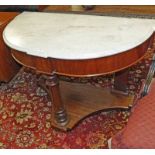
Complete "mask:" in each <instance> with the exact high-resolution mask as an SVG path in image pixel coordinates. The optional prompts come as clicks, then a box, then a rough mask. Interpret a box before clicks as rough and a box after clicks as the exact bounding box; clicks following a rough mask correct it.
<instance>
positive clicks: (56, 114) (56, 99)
mask: <svg viewBox="0 0 155 155" xmlns="http://www.w3.org/2000/svg"><path fill="white" fill-rule="evenodd" d="M45 84H46V86H47V88H48V90H49V94H50V97H51V100H52V101H53V112H52V113H53V119H54V121H55V123H56V124H58V125H60V126H65V125H66V124H67V123H68V117H67V113H66V110H65V108H64V105H63V102H62V99H61V95H60V90H59V79H58V77H57V75H56V74H53V75H52V76H50V77H47V78H46V82H45Z"/></svg>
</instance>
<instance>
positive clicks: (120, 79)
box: [112, 69, 128, 95]
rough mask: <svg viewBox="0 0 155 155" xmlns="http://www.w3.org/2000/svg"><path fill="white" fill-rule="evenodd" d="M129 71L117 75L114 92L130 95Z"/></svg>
mask: <svg viewBox="0 0 155 155" xmlns="http://www.w3.org/2000/svg"><path fill="white" fill-rule="evenodd" d="M127 82H128V69H126V70H123V71H120V72H117V73H115V76H114V87H113V89H112V92H115V93H121V94H123V95H128V91H127Z"/></svg>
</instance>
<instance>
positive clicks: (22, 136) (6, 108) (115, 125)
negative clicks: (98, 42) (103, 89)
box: [0, 53, 152, 148]
mask: <svg viewBox="0 0 155 155" xmlns="http://www.w3.org/2000/svg"><path fill="white" fill-rule="evenodd" d="M151 56H152V53H150V54H149V56H148V57H147V58H145V59H144V60H143V61H141V62H139V63H138V64H136V65H135V66H133V67H132V68H131V69H130V70H129V80H128V83H129V89H128V90H129V92H130V93H132V94H135V93H136V92H138V90H139V89H140V84H141V80H142V79H145V77H146V74H147V71H148V67H149V64H150V57H151ZM61 78H64V77H61ZM65 79H66V80H71V81H75V82H88V83H91V84H93V85H96V86H107V87H108V86H109V85H110V84H111V78H110V77H103V76H100V77H94V78H83V79H74V78H71V79H70V78H65ZM128 116H129V111H125V110H122V111H121V110H113V111H102V112H100V113H97V114H95V115H92V116H90V117H88V118H86V119H85V120H83V121H82V122H81V123H79V124H78V126H77V127H75V128H74V129H73V130H72V131H69V132H66V133H65V132H61V131H57V130H56V129H53V128H51V124H50V119H51V102H50V101H49V100H48V98H47V94H46V93H45V92H44V91H43V90H42V89H41V88H40V87H38V86H37V84H36V77H35V75H33V74H31V73H27V72H20V73H19V74H18V76H17V78H16V79H14V80H12V81H11V82H10V83H9V84H2V85H1V86H0V148H107V140H108V139H109V138H110V137H111V136H112V135H114V134H115V133H117V132H118V131H119V130H120V129H122V128H123V127H124V126H125V124H126V122H127V120H128Z"/></svg>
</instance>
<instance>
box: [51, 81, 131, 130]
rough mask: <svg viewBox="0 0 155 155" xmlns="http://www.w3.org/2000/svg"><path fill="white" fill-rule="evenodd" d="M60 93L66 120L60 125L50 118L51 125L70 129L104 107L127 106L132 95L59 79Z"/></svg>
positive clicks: (129, 104)
mask: <svg viewBox="0 0 155 155" xmlns="http://www.w3.org/2000/svg"><path fill="white" fill-rule="evenodd" d="M59 87H60V93H61V97H62V101H63V103H64V105H65V109H66V111H67V114H68V122H67V124H66V125H65V126H60V125H58V124H56V123H55V119H52V126H54V127H57V128H59V129H62V130H65V131H66V130H70V129H72V128H73V127H75V126H76V125H77V124H78V123H79V122H80V120H82V119H84V118H85V117H87V116H88V115H90V114H92V113H95V112H98V111H100V110H104V109H106V110H107V109H114V108H126V109H127V108H129V107H130V106H132V104H133V96H124V95H121V94H116V93H114V94H113V93H111V91H110V90H108V89H103V88H97V87H95V86H92V85H86V84H79V83H70V82H65V81H60V86H59Z"/></svg>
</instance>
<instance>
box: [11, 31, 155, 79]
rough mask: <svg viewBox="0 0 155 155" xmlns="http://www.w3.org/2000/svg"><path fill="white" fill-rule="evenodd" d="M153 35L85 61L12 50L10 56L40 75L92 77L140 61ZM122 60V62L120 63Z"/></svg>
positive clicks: (116, 70) (112, 71)
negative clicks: (121, 48)
mask: <svg viewBox="0 0 155 155" xmlns="http://www.w3.org/2000/svg"><path fill="white" fill-rule="evenodd" d="M154 34H155V33H153V34H152V36H151V37H150V38H149V39H147V40H146V41H145V42H143V43H142V44H140V45H138V46H137V47H135V48H133V49H130V50H128V51H124V52H122V53H119V54H115V55H112V56H108V57H103V58H97V59H85V60H62V59H54V58H41V57H36V56H31V55H28V54H26V53H24V52H20V51H16V50H14V49H12V55H13V57H14V58H15V60H16V61H18V62H19V63H20V64H22V65H24V66H26V67H30V68H33V69H36V70H37V71H38V72H40V73H45V74H49V75H50V74H52V72H55V73H56V74H59V75H67V76H75V77H82V76H94V75H103V74H109V73H114V72H118V71H120V70H122V69H125V68H128V67H130V66H132V65H133V64H135V63H136V62H138V61H139V60H141V59H142V58H143V57H144V55H145V53H146V51H147V49H148V48H149V47H150V46H151V44H152V42H153V39H154ZM122 60H123V61H122Z"/></svg>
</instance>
